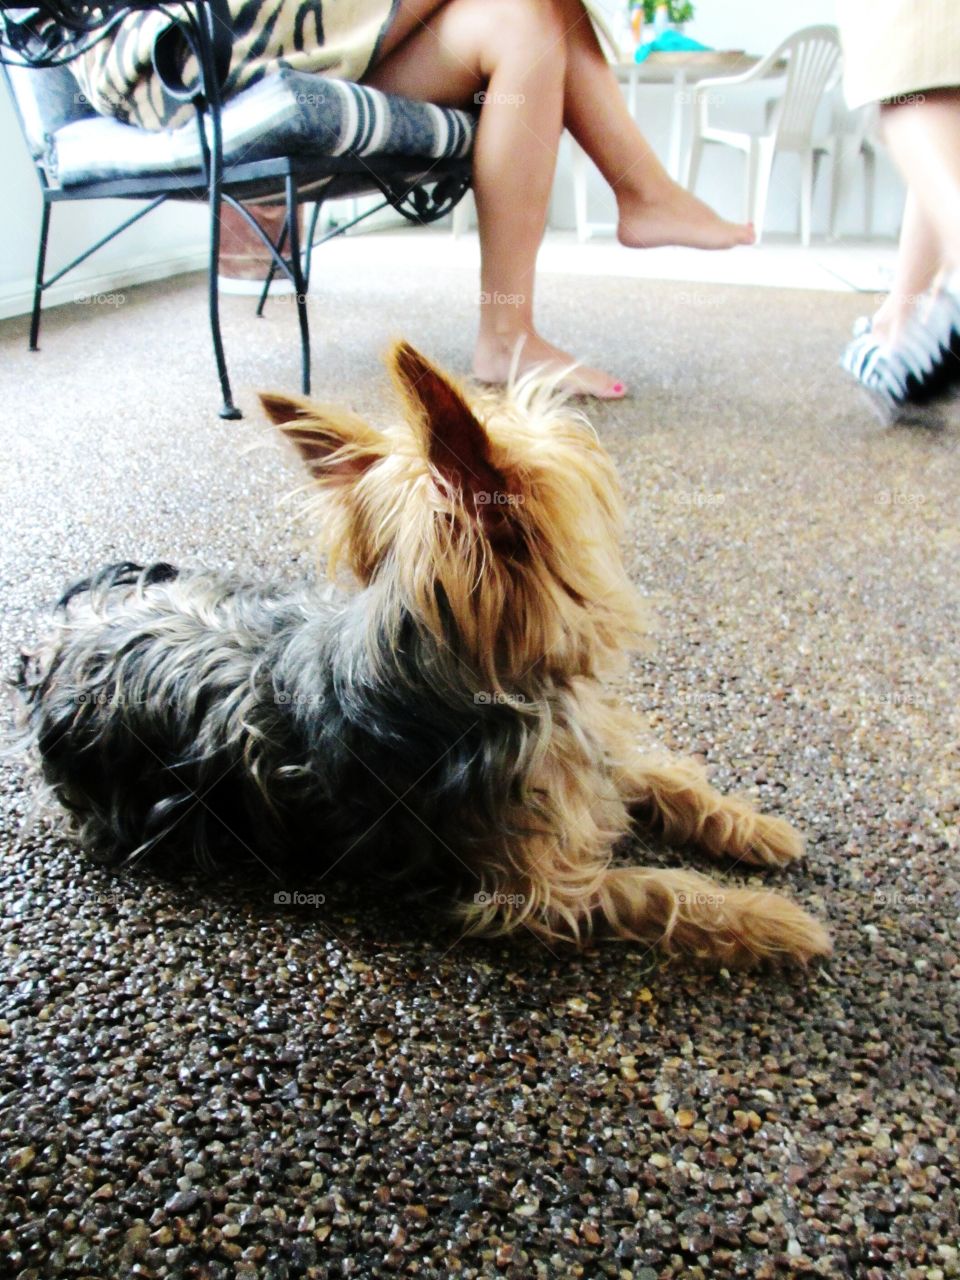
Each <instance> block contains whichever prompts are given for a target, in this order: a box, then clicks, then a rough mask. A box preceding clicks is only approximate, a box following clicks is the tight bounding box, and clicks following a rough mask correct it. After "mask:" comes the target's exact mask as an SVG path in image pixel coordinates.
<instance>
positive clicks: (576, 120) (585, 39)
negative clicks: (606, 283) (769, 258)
mask: <svg viewBox="0 0 960 1280" xmlns="http://www.w3.org/2000/svg"><path fill="white" fill-rule="evenodd" d="M557 3H558V4H559V6H560V10H561V13H562V15H563V25H564V28H565V31H566V41H567V79H566V85H565V93H564V103H565V106H564V123H565V124H566V126H567V128H568V129H569V130H570V132H571V133H572V134H573V136H574V137H575V138H576V139H577V141H578V142H579V143H580V145H581V146H582V147H583V149H584V151H586V153H587V154H588V155H589V156H590V158H591V159H592V160H593V161H594V163H595V164H596V166H597V168H598V169H599V170H600V172H601V173H602V174H603V176H604V178H606V180H607V182H608V183H609V184H610V186H611V188H612V189H613V193H614V195H615V196H616V198H617V206H618V209H619V214H620V221H619V226H618V229H617V234H618V237H619V239H620V242H621V244H625V245H627V246H628V247H629V248H631V249H638V248H654V247H656V246H660V245H670V244H676V245H687V246H689V247H692V248H695V249H730V248H733V246H735V245H739V244H752V243H753V242H754V240H755V239H756V236H755V234H754V230H753V227H752V226H751V225H750V224H745V225H744V224H741V223H736V222H726V221H724V219H723V218H720V217H719V216H718V215H717V214H716V213H714V211H713V210H712V209H711V208H710V207H709V205H706V204H704V203H703V201H702V200H698V199H697V198H696V196H694V195H692V194H691V193H690V192H689V191H686V190H685V189H684V188H683V187H681V186H679V185H678V184H677V183H676V182H674V181H673V179H672V178H671V177H670V176H669V174H668V173H667V172H666V170H665V169H664V167H663V165H662V164H661V163H660V161H659V160H658V159H657V157H656V155H655V154H654V152H653V150H652V148H651V147H650V144H649V143H648V142H647V140H646V138H644V136H643V134H642V133H641V132H640V130H639V129H638V128H637V126H636V124H635V122H634V120H633V117H632V116H631V115H630V112H629V111H628V110H627V105H626V103H625V101H624V98H623V93H622V92H621V90H620V86H619V84H618V83H617V79H616V77H615V76H614V74H613V72H612V70H611V69H610V66H609V65H608V63H607V60H606V58H605V56H604V54H603V51H602V49H601V48H600V44H599V41H598V40H597V37H596V34H595V32H594V30H593V25H592V24H591V22H590V19H589V17H588V16H587V13H586V10H585V9H584V8H583V5H582V4H581V3H580V0H557Z"/></svg>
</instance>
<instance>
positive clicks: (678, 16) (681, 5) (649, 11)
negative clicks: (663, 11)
mask: <svg viewBox="0 0 960 1280" xmlns="http://www.w3.org/2000/svg"><path fill="white" fill-rule="evenodd" d="M663 3H666V6H667V14H668V16H669V18H670V21H671V22H689V21H690V19H691V18H692V17H693V5H692V4H691V2H690V0H643V20H644V22H652V21H653V19H654V16H655V14H656V11H657V9H658V7H659V6H660V5H661V4H663Z"/></svg>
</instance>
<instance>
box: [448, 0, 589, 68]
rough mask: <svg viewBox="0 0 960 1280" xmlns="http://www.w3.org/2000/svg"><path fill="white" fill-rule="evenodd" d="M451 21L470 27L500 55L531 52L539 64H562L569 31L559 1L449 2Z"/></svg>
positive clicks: (486, 44) (485, 44) (453, 0)
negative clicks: (542, 61) (543, 62)
mask: <svg viewBox="0 0 960 1280" xmlns="http://www.w3.org/2000/svg"><path fill="white" fill-rule="evenodd" d="M445 11H446V12H447V14H448V16H449V19H450V20H456V21H458V22H463V23H468V24H470V26H471V27H472V28H473V30H474V31H476V32H477V33H478V34H480V35H482V39H483V44H484V47H485V48H487V49H488V50H490V51H491V52H493V51H495V52H496V53H497V55H498V56H499V55H502V54H503V53H505V52H514V51H515V52H523V51H527V52H529V53H530V54H531V56H532V57H533V58H534V59H535V60H537V61H539V60H540V59H543V58H549V59H550V62H551V63H554V62H558V61H559V62H562V61H563V60H564V58H565V55H566V41H565V27H564V22H563V15H562V12H561V4H560V3H559V2H558V0H449V3H448V4H447V5H446V6H445Z"/></svg>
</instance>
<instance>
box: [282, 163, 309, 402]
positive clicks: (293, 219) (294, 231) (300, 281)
mask: <svg viewBox="0 0 960 1280" xmlns="http://www.w3.org/2000/svg"><path fill="white" fill-rule="evenodd" d="M286 185H287V225H288V226H289V228H290V270H291V272H292V274H293V287H294V289H296V296H295V300H296V304H297V319H298V320H299V322H300V385H301V388H302V390H303V394H304V395H305V396H307V395H309V394H310V326H309V321H308V319H307V282H306V280H305V279H304V275H303V266H302V264H301V262H300V229H299V227H298V226H297V183H296V179H295V178H294V176H293V174H288V175H287V184H286Z"/></svg>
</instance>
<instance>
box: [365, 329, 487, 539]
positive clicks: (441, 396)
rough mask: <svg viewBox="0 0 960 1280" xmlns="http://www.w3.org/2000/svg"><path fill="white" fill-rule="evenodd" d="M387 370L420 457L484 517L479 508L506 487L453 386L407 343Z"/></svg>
mask: <svg viewBox="0 0 960 1280" xmlns="http://www.w3.org/2000/svg"><path fill="white" fill-rule="evenodd" d="M389 366H390V371H391V373H392V374H393V376H394V379H395V381H396V383H397V386H398V387H399V388H400V392H401V395H402V396H403V400H404V404H405V405H406V408H407V420H408V421H409V423H410V426H411V427H412V428H413V429H414V431H415V432H416V433H417V436H418V439H419V441H420V444H421V446H422V448H423V451H424V453H425V454H426V455H427V457H428V458H429V460H430V462H431V463H432V464H433V466H434V467H435V468H436V469H437V471H438V472H439V473H440V475H441V476H442V477H443V479H444V480H445V481H446V482H447V484H449V485H450V486H451V487H452V488H453V489H459V490H460V491H461V492H462V493H463V495H464V498H467V497H472V499H473V502H472V504H471V506H472V507H474V508H475V509H476V510H477V511H478V512H479V513H480V514H484V513H483V512H482V511H481V508H482V507H484V506H485V505H487V504H489V503H490V502H491V495H492V494H494V493H496V492H498V491H506V489H507V484H506V480H505V478H504V476H503V474H502V472H500V471H499V470H498V469H497V468H496V466H494V464H493V462H492V461H491V457H490V439H489V437H488V436H487V432H486V429H485V427H484V426H483V423H482V422H480V421H478V419H477V417H476V416H475V414H474V413H473V411H472V410H471V408H470V406H469V404H467V401H466V399H465V398H464V396H463V393H462V392H461V391H460V390H459V389H458V388H457V387H456V386H455V384H454V383H453V382H451V380H450V379H449V378H448V377H447V376H446V375H445V374H444V373H441V371H440V370H439V369H437V368H436V367H435V366H434V365H432V364H431V363H430V361H429V360H427V359H426V358H425V357H424V356H422V355H421V354H420V352H419V351H417V350H416V349H415V348H414V347H411V346H410V344H409V342H398V343H397V344H396V346H395V347H394V348H393V350H392V351H391V352H390V356H389ZM487 514H489V512H487Z"/></svg>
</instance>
